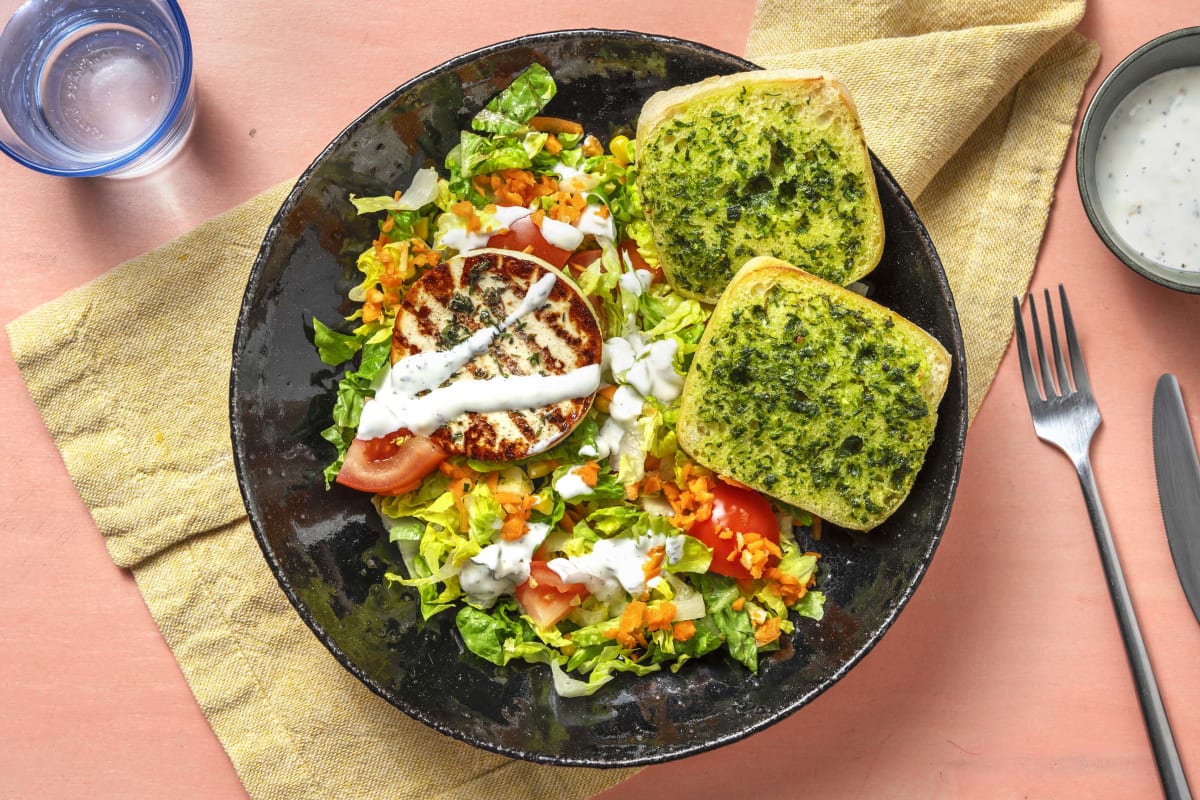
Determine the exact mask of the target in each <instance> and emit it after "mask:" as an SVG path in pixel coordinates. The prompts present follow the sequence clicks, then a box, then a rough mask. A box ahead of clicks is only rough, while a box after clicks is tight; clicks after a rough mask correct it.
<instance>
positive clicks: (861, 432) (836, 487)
mask: <svg viewBox="0 0 1200 800" xmlns="http://www.w3.org/2000/svg"><path fill="white" fill-rule="evenodd" d="M949 375H950V355H949V353H947V352H946V350H945V348H943V347H942V346H941V344H939V343H938V342H937V340H935V339H934V338H933V337H932V336H930V335H929V334H928V333H926V332H925V331H923V330H921V329H920V328H919V327H917V326H916V325H914V324H913V323H911V322H909V321H908V320H906V319H904V318H903V317H901V316H899V315H898V314H896V313H895V312H893V311H891V310H890V309H887V308H884V307H883V306H881V305H879V304H878V303H875V302H873V301H871V300H868V299H867V298H865V297H862V296H860V295H858V294H855V293H854V292H851V291H849V290H847V289H843V288H842V287H840V286H836V285H834V284H832V283H829V282H827V281H824V280H821V279H820V278H817V277H815V276H813V275H810V274H809V273H807V272H804V271H803V270H800V269H798V268H796V267H793V266H791V265H790V264H787V263H785V262H783V261H780V260H778V259H775V258H769V257H759V258H754V259H752V260H751V261H750V262H749V263H747V264H746V265H745V267H743V268H742V270H741V271H740V272H738V274H737V275H736V276H735V277H734V279H733V280H732V282H731V283H730V284H729V287H728V288H727V289H726V290H725V293H724V295H722V297H721V299H720V302H718V303H717V306H716V308H715V309H714V311H713V315H712V318H711V319H710V321H709V323H708V327H707V329H706V330H705V332H704V337H703V338H702V339H701V341H700V345H699V348H698V349H697V351H696V354H695V357H694V360H693V362H692V366H691V369H690V370H689V372H688V375H687V380H686V381H685V383H684V387H683V398H682V407H681V409H680V414H679V422H678V425H677V429H676V430H677V434H678V437H679V444H680V446H681V447H683V449H684V450H685V451H686V452H687V453H688V454H689V455H691V457H692V458H694V459H696V460H697V461H698V462H700V463H701V464H703V465H704V466H706V467H708V468H710V469H712V470H714V471H715V472H717V473H719V474H721V475H725V476H728V477H731V478H733V479H735V480H737V481H740V482H742V483H744V484H747V485H749V486H752V487H754V488H755V489H758V490H759V491H762V492H765V493H767V494H769V495H771V496H773V497H775V498H778V499H780V500H783V501H785V502H788V503H791V504H793V505H795V506H799V507H800V508H803V509H805V510H807V511H810V512H812V513H813V514H816V515H817V516H819V517H821V518H823V519H826V520H828V521H829V522H832V523H834V524H836V525H840V526H842V527H844V528H851V529H854V530H868V529H870V528H873V527H875V526H877V525H878V524H879V523H881V522H883V521H884V520H885V519H887V517H888V516H890V515H891V514H892V512H893V511H895V510H896V508H897V507H899V505H900V504H901V503H902V502H903V501H904V498H905V497H907V496H908V493H909V491H910V490H911V489H912V485H913V482H914V480H915V479H916V475H917V472H918V470H920V468H921V465H922V464H923V463H924V460H925V453H926V451H927V450H928V448H929V445H930V443H931V442H932V440H933V432H934V428H935V426H936V423H937V408H938V404H939V403H940V402H941V398H942V395H943V394H944V393H945V391H946V385H947V381H948V380H949Z"/></svg>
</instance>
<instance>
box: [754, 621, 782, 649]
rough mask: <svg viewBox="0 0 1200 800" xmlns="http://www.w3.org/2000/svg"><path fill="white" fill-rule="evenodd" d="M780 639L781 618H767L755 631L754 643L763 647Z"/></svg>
mask: <svg viewBox="0 0 1200 800" xmlns="http://www.w3.org/2000/svg"><path fill="white" fill-rule="evenodd" d="M778 638H779V617H767V618H766V620H765V621H764V622H763V623H762V624H761V625H759V626H757V627H756V628H755V629H754V641H755V642H756V643H757V644H758V645H759V646H762V645H764V644H770V643H771V642H773V641H775V640H776V639H778Z"/></svg>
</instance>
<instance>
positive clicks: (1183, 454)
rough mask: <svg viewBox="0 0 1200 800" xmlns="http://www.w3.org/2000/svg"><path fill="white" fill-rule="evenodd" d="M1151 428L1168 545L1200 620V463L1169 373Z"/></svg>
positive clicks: (1158, 388)
mask: <svg viewBox="0 0 1200 800" xmlns="http://www.w3.org/2000/svg"><path fill="white" fill-rule="evenodd" d="M1151 428H1152V433H1153V443H1154V473H1155V477H1156V479H1157V481H1158V502H1159V505H1160V506H1161V507H1162V515H1163V524H1164V525H1165V526H1166V529H1167V543H1168V544H1169V545H1170V547H1171V558H1172V559H1173V560H1174V561H1175V572H1176V573H1177V574H1178V575H1179V582H1180V584H1182V585H1183V593H1184V594H1185V595H1186V596H1187V600H1188V604H1189V605H1190V606H1191V607H1192V613H1193V614H1195V616H1196V619H1197V621H1200V461H1198V460H1197V458H1196V444H1195V441H1194V440H1193V439H1192V428H1191V426H1190V425H1189V424H1188V417H1187V410H1186V409H1185V408H1184V405H1183V395H1182V394H1181V393H1180V391H1179V381H1178V380H1177V379H1176V378H1175V376H1174V375H1172V374H1170V373H1167V374H1165V375H1163V376H1161V377H1160V378H1159V379H1158V385H1157V386H1155V388H1154V414H1153V419H1152V423H1151Z"/></svg>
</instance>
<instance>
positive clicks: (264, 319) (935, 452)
mask: <svg viewBox="0 0 1200 800" xmlns="http://www.w3.org/2000/svg"><path fill="white" fill-rule="evenodd" d="M535 60H536V61H539V62H541V63H543V64H545V65H546V66H547V67H548V68H549V69H550V71H551V72H552V73H553V74H554V76H555V79H556V80H557V82H558V85H559V94H558V96H557V97H556V98H555V99H554V101H553V103H552V105H551V107H550V108H548V109H547V111H546V113H548V114H554V115H557V116H562V117H568V118H574V119H580V120H582V121H584V123H585V125H586V127H587V128H588V129H589V130H591V131H593V132H596V133H597V134H599V135H602V136H604V137H607V136H608V135H609V134H612V133H614V132H615V131H617V130H619V129H627V128H628V126H630V125H631V123H633V122H634V121H635V120H636V118H637V115H638V111H639V109H640V108H641V105H642V103H643V101H645V100H646V98H648V97H649V96H650V95H651V94H653V93H654V92H655V91H657V90H659V89H663V88H666V87H669V86H673V85H679V84H685V83H690V82H693V81H696V80H699V79H701V78H704V77H706V76H709V75H713V74H720V73H729V72H735V71H741V70H746V69H752V68H754V67H753V65H752V64H749V63H747V62H746V61H743V60H741V59H739V58H736V57H734V56H731V55H728V54H726V53H721V52H718V51H715V50H712V49H709V48H707V47H703V46H700V45H697V44H693V43H689V42H684V41H679V40H676V39H668V38H664V37H660V36H648V35H644V34H637V33H628V32H616V31H595V30H592V31H568V32H560V33H547V34H541V35H536V36H528V37H524V38H522V39H519V40H516V41H512V42H506V43H503V44H498V45H494V46H492V47H487V48H484V49H483V50H479V51H477V52H474V53H469V54H467V55H464V56H461V57H459V58H456V59H454V60H453V61H450V62H448V63H447V64H444V65H442V66H440V67H437V68H436V69H434V70H431V71H430V72H428V73H426V74H424V75H421V76H420V77H418V78H415V79H414V80H412V81H410V82H408V83H406V84H404V85H403V86H401V87H400V88H399V89H397V90H396V91H394V92H393V93H392V94H390V95H388V96H387V97H385V98H384V99H383V100H381V101H380V102H379V103H378V104H376V105H375V106H374V107H372V108H371V109H369V110H368V111H367V112H366V113H365V114H364V115H363V116H362V117H360V118H359V119H358V120H356V121H355V122H353V123H352V124H351V125H350V127H348V128H347V129H346V130H345V131H343V132H342V133H341V135H339V136H338V137H337V138H336V139H335V140H334V141H333V143H332V144H330V145H329V147H328V148H327V149H326V150H325V151H324V152H323V153H322V154H321V155H320V156H319V157H318V158H317V160H316V161H315V162H314V163H313V165H312V166H311V167H310V168H309V169H308V170H307V171H306V172H305V173H304V175H303V176H302V177H301V179H300V181H299V183H297V185H296V188H295V189H294V190H293V191H292V193H291V195H290V196H289V197H288V198H287V200H286V201H285V202H284V204H283V207H282V208H281V209H280V211H279V214H278V216H277V217H276V218H275V221H274V222H273V223H272V225H271V227H270V229H269V230H268V232H267V235H266V239H265V241H264V243H263V246H262V250H261V252H260V254H259V257H258V260H257V261H256V262H255V265H254V269H253V272H252V273H251V276H250V281H249V285H248V286H247V288H246V295H245V301H244V304H243V306H242V310H241V317H240V319H239V321H238V328H237V336H236V342H235V344H234V353H233V376H232V382H231V383H232V385H231V398H230V406H231V409H230V411H231V414H230V416H231V423H232V431H233V446H234V453H235V456H236V461H237V470H238V478H239V483H240V486H241V490H242V494H243V496H244V498H245V502H246V509H247V511H248V512H249V516H250V521H251V523H252V524H253V527H254V531H255V534H256V535H257V537H258V540H259V543H260V544H261V545H262V549H263V553H264V554H265V555H266V558H267V561H268V562H269V563H270V566H271V569H272V570H274V572H275V575H276V576H277V577H278V579H279V583H280V585H281V586H282V587H283V591H284V592H285V593H286V594H287V596H288V598H289V599H290V600H291V601H292V603H293V604H295V606H296V609H297V610H298V611H299V613H300V615H301V617H303V618H304V620H305V622H307V623H308V625H309V626H310V627H311V628H312V630H313V631H314V632H315V633H316V635H317V637H318V638H319V639H320V640H321V641H322V642H323V643H324V644H325V645H326V646H327V647H328V648H329V650H330V651H331V652H332V653H333V655H334V656H335V657H336V658H337V659H338V660H339V661H340V662H341V663H342V664H343V665H345V667H346V668H347V669H348V670H350V671H351V672H352V673H353V674H354V675H356V676H357V677H358V678H359V679H361V680H362V681H363V683H365V684H366V685H367V686H368V687H370V688H371V689H372V690H373V691H375V692H377V693H378V694H379V695H381V696H382V697H384V698H386V699H387V700H388V701H389V702H391V703H392V704H394V705H395V706H396V707H397V708H398V709H400V710H401V711H403V712H405V713H407V714H409V715H410V716H412V717H414V718H415V719H418V720H420V721H421V722H423V723H425V724H427V725H429V726H431V727H433V728H435V729H436V730H438V731H441V732H443V733H446V734H449V735H450V736H453V737H455V738H458V739H461V740H462V741H465V742H469V743H471V744H473V745H476V746H478V747H482V748H485V749H487V750H491V751H494V752H497V753H502V754H504V755H508V756H513V757H517V758H524V759H529V760H532V761H539V762H546V763H551V764H562V765H579V766H589V767H614V766H633V765H642V764H651V763H655V762H661V761H666V760H669V759H673V758H678V757H680V756H686V755H691V754H694V753H699V752H701V751H704V750H708V749H711V748H713V747H717V746H719V745H722V744H727V743H729V742H732V741H735V740H737V739H740V738H742V737H744V736H746V735H748V734H750V733H753V732H755V731H759V730H762V729H763V728H765V727H767V726H768V725H770V724H772V723H774V722H777V721H779V720H780V719H782V718H783V717H785V716H787V715H788V714H791V713H792V712H794V711H796V710H797V709H798V708H800V707H801V706H803V705H805V704H806V703H808V702H809V701H811V700H812V699H813V698H814V697H816V696H817V695H819V694H820V693H821V692H823V691H825V690H826V689H828V688H829V687H830V686H832V685H833V684H834V683H836V682H837V681H838V679H840V678H841V677H842V676H843V675H845V674H846V672H847V671H848V670H849V669H850V668H851V667H852V666H854V665H855V664H856V663H857V662H858V661H859V659H861V658H862V657H863V655H864V654H865V653H866V652H867V651H868V650H870V649H871V647H872V646H873V645H874V644H875V643H876V642H877V641H879V638H880V637H881V636H882V635H883V633H884V631H885V630H887V628H888V626H889V625H891V623H892V621H893V620H895V618H896V615H897V614H899V613H900V609H901V608H903V606H904V604H905V603H906V601H907V600H908V599H909V597H910V596H911V595H912V593H913V591H914V590H915V589H916V586H917V584H918V582H919V581H920V580H921V576H922V575H923V574H924V573H925V569H926V567H927V566H928V565H929V561H930V558H931V557H932V556H933V552H934V549H935V547H936V546H937V543H938V540H939V538H940V537H941V533H942V530H943V528H944V526H945V524H946V519H947V517H948V516H949V514H950V503H951V500H952V498H953V496H954V490H955V486H956V484H957V481H958V474H959V467H960V464H961V458H962V450H963V440H964V437H965V434H966V379H965V376H964V373H963V369H962V365H963V348H962V338H961V334H960V331H959V327H958V320H957V317H956V315H955V311H954V304H953V302H952V300H951V297H950V290H949V288H948V286H947V284H946V277H945V275H944V274H943V272H942V267H941V264H940V263H939V261H938V257H937V254H936V253H935V252H934V249H933V245H932V243H931V242H930V240H929V237H928V235H927V234H926V232H925V229H924V227H922V225H921V221H920V220H919V219H917V216H916V214H915V213H914V212H913V209H912V206H911V205H910V204H909V202H908V200H907V199H906V198H905V197H904V195H903V194H902V193H901V191H900V189H899V187H898V186H897V185H896V183H895V181H893V180H892V178H891V176H890V175H889V174H888V173H887V171H886V170H885V169H884V168H883V167H882V166H881V165H880V164H879V163H878V162H875V172H876V177H877V180H878V183H879V189H880V193H881V194H882V199H883V211H884V217H885V219H886V221H887V249H886V252H885V253H884V255H883V261H882V263H881V264H880V266H879V268H878V269H877V270H876V271H875V273H873V275H872V276H871V284H872V293H873V296H874V297H876V298H877V299H879V300H880V301H881V302H883V303H885V304H886V305H888V306H891V307H892V308H894V309H896V310H897V311H899V312H900V313H902V314H904V315H905V316H907V317H909V318H910V319H912V320H914V321H915V322H916V323H918V324H919V325H921V326H923V327H924V328H926V329H927V330H929V331H930V332H931V333H932V334H933V335H934V336H936V337H937V338H938V339H939V340H940V341H941V342H942V343H943V344H944V345H945V346H946V348H947V349H948V350H949V351H950V352H951V354H953V357H954V369H953V373H952V376H951V380H950V388H949V391H948V392H947V394H946V397H945V400H944V401H943V402H942V406H941V412H940V419H939V422H938V427H937V432H936V439H935V441H934V444H933V447H932V450H931V451H930V452H929V456H928V461H927V463H926V464H925V467H924V469H923V470H922V471H921V474H920V476H919V477H918V479H917V482H916V486H915V488H914V489H913V492H912V495H911V497H910V498H909V499H908V501H907V502H906V503H905V504H904V506H903V507H902V508H901V509H900V510H899V511H898V512H897V513H896V514H895V516H893V517H892V518H891V519H890V520H889V521H888V522H887V523H886V524H884V525H883V526H881V527H880V528H878V529H877V530H875V531H874V532H873V533H870V534H854V533H849V532H846V531H841V530H838V529H836V528H832V527H826V529H825V531H824V533H823V535H822V537H821V540H820V541H819V542H812V543H810V546H811V547H812V548H814V549H817V550H819V551H820V552H821V553H822V554H823V558H822V561H821V572H820V581H821V588H822V589H824V591H825V592H826V594H827V595H828V604H827V606H826V608H827V611H826V614H825V618H824V619H823V620H822V621H821V622H813V621H811V620H800V621H799V622H798V624H797V629H796V632H795V634H794V635H793V636H791V637H790V638H789V639H786V640H785V642H784V645H785V646H784V647H783V648H782V649H781V650H780V651H779V652H777V653H775V654H772V655H771V656H770V657H769V658H766V659H765V663H763V664H762V666H761V668H760V671H759V673H758V674H757V675H752V674H750V673H749V672H747V671H746V670H745V669H744V668H743V667H742V666H741V665H739V664H737V663H735V662H733V661H732V660H729V659H727V658H724V657H722V656H720V655H713V656H709V657H706V658H704V659H699V660H697V661H696V662H692V663H689V664H687V665H686V666H685V667H684V668H683V669H682V670H680V672H679V673H678V674H672V673H670V672H662V673H657V674H654V675H651V676H648V677H644V678H635V677H633V676H629V675H621V676H619V677H618V678H617V679H616V680H614V681H612V682H611V683H609V684H608V685H606V686H605V687H603V688H602V689H601V690H600V691H599V693H597V694H596V695H594V696H592V697H588V698H579V699H563V698H560V697H557V696H556V695H555V693H554V691H553V688H552V683H551V677H550V672H549V670H548V669H546V668H545V667H541V666H536V667H524V666H510V667H507V668H503V669H502V668H498V667H495V666H492V665H491V664H488V663H485V662H483V661H481V660H479V659H477V658H475V657H474V656H472V655H471V654H470V653H469V652H467V651H466V650H465V649H464V647H463V645H462V642H461V640H460V639H459V637H458V633H457V631H456V630H455V629H454V622H453V617H452V615H450V614H444V615H441V616H439V617H435V618H434V619H433V620H432V621H430V622H428V623H423V622H421V620H420V619H419V617H418V615H417V613H416V603H415V601H413V600H412V599H410V598H409V597H408V596H406V595H405V594H404V593H403V591H401V590H395V589H390V588H384V587H383V586H382V585H381V583H380V581H381V575H382V573H383V571H384V569H385V568H386V566H387V565H388V564H389V563H390V562H392V561H394V560H396V556H395V555H394V554H393V553H392V552H391V551H390V548H389V547H388V546H387V545H386V537H384V535H383V528H382V527H381V524H380V523H379V521H378V519H377V517H376V514H375V511H374V509H373V508H372V506H371V504H370V502H369V501H368V499H367V497H366V496H364V495H362V494H359V493H356V492H352V491H349V490H346V489H343V488H342V487H340V486H336V485H335V486H334V488H332V489H330V490H328V491H326V489H325V486H324V482H323V480H322V477H321V470H322V468H323V467H324V465H325V464H326V463H327V462H328V461H329V460H330V458H331V456H332V451H331V448H330V447H329V446H328V445H326V444H325V443H324V442H323V441H322V440H321V438H320V437H319V436H318V431H319V430H320V429H321V428H322V427H324V426H325V425H326V421H327V420H328V419H329V414H330V409H331V407H332V404H333V399H334V388H335V386H336V382H337V379H338V377H339V376H338V375H337V374H335V372H334V371H333V370H331V369H330V368H328V367H326V366H325V365H323V364H322V363H321V362H320V360H318V358H317V354H316V351H315V350H314V348H313V346H312V344H311V327H310V325H311V323H310V320H311V319H312V318H313V317H314V316H315V317H318V318H320V319H322V320H324V321H328V322H333V321H336V320H337V318H338V317H339V316H340V315H344V314H345V313H348V311H349V309H348V307H347V306H346V305H345V301H344V298H345V296H346V291H347V290H348V289H349V288H350V287H351V286H353V285H355V284H356V283H357V282H358V279H357V278H356V277H354V276H355V275H356V274H357V273H356V272H355V270H354V266H353V265H354V257H355V255H356V254H357V253H358V252H359V251H360V250H362V249H363V248H365V247H366V246H367V245H368V243H369V242H370V241H371V239H372V238H373V237H374V235H375V228H374V226H375V223H374V222H373V221H372V220H369V219H366V218H360V217H356V216H355V215H354V213H353V208H352V207H351V206H350V204H349V203H348V202H347V196H348V195H349V194H350V193H351V192H355V193H358V194H362V195H373V194H382V193H387V192H391V191H392V190H393V189H394V188H395V187H397V186H405V185H407V183H408V181H409V179H410V178H411V176H412V174H413V173H414V172H415V171H416V170H417V169H418V168H420V167H422V166H425V165H427V164H435V165H440V164H441V162H442V159H443V157H444V156H445V154H446V152H447V151H448V150H449V148H450V147H451V146H452V145H453V144H454V142H455V141H456V140H457V132H458V130H459V129H460V128H461V127H463V126H465V125H466V124H467V123H468V121H469V119H470V117H471V116H472V115H473V114H474V112H475V111H476V110H477V109H478V108H480V107H481V106H482V105H483V103H484V102H485V101H486V100H487V99H488V98H489V97H490V96H491V95H492V94H493V93H494V92H496V91H497V90H498V89H500V88H501V87H503V86H505V85H506V84H508V82H509V81H510V79H511V78H512V77H513V76H514V75H515V74H516V73H518V72H519V71H520V70H522V69H523V68H524V67H525V66H526V65H528V64H529V63H530V62H532V61H535ZM931 657H932V654H931Z"/></svg>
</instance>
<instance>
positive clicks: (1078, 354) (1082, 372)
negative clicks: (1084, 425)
mask: <svg viewBox="0 0 1200 800" xmlns="http://www.w3.org/2000/svg"><path fill="white" fill-rule="evenodd" d="M1058 299H1059V300H1060V301H1061V302H1062V313H1063V330H1064V331H1066V334H1067V354H1068V355H1069V356H1070V357H1071V374H1072V375H1073V376H1074V377H1075V388H1076V389H1078V390H1079V391H1081V392H1088V393H1089V394H1090V393H1091V391H1092V384H1091V381H1089V380H1088V374H1087V367H1086V366H1085V365H1084V363H1083V350H1082V349H1080V347H1079V338H1078V337H1076V336H1075V323H1074V322H1072V321H1071V304H1070V303H1068V302H1067V290H1066V289H1064V288H1063V285H1062V284H1061V283H1060V284H1059V285H1058Z"/></svg>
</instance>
